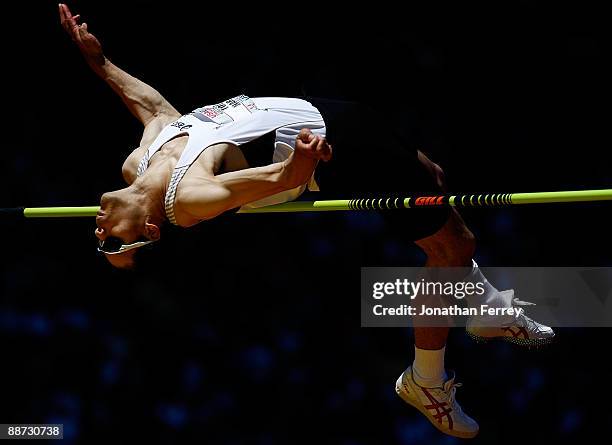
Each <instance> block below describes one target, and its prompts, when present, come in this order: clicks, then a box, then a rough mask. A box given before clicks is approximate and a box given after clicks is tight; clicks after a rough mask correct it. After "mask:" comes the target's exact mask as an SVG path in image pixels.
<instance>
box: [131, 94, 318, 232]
mask: <svg viewBox="0 0 612 445" xmlns="http://www.w3.org/2000/svg"><path fill="white" fill-rule="evenodd" d="M302 128H309V129H310V130H311V131H312V132H313V133H315V134H319V135H321V136H323V137H325V122H324V121H323V117H322V116H321V114H320V113H319V111H318V110H317V109H316V108H315V107H314V106H313V105H312V104H311V103H310V102H307V101H305V100H302V99H294V98H285V97H256V98H252V99H251V98H249V97H247V96H244V95H242V96H237V97H234V98H232V99H229V100H226V101H224V102H221V103H219V104H216V105H207V106H205V107H202V108H197V109H195V110H194V111H192V112H191V113H189V114H186V115H184V116H182V117H180V118H179V119H178V120H176V121H175V122H173V123H171V124H169V125H167V126H166V127H165V128H164V129H163V130H162V131H161V132H160V133H159V135H158V136H157V138H156V139H155V140H154V141H153V143H152V144H151V146H150V147H149V149H148V150H147V152H146V153H145V155H144V157H143V158H142V160H141V161H140V164H139V165H138V171H137V175H138V176H140V175H142V174H143V173H144V172H145V170H146V169H147V167H148V166H149V160H150V159H151V157H152V156H153V154H155V153H156V152H157V151H158V150H159V149H161V147H162V146H163V145H164V144H165V143H166V142H168V141H169V140H171V139H174V138H175V137H177V136H180V135H185V134H187V135H188V136H189V139H188V141H187V145H186V146H185V149H184V150H183V152H182V153H181V157H180V159H179V160H178V162H177V163H176V166H175V168H174V172H173V173H172V177H171V179H170V184H169V186H168V190H167V191H166V197H165V208H166V216H167V217H168V220H169V221H170V222H171V223H172V224H175V225H176V224H177V223H176V219H175V217H174V201H175V197H176V189H177V187H178V184H179V182H180V181H181V179H183V176H185V173H186V172H187V170H188V169H189V167H190V166H191V165H192V164H193V163H194V162H195V160H196V159H197V158H198V156H200V154H201V153H202V152H203V151H204V150H206V148H208V147H210V146H211V145H215V144H220V143H229V144H234V145H237V146H240V145H243V144H246V143H248V142H250V141H253V140H255V139H257V138H259V137H261V136H263V135H265V134H267V133H270V132H272V131H276V139H275V143H274V152H273V154H272V159H271V162H272V163H275V162H281V161H283V160H285V159H287V158H288V157H289V155H290V154H291V151H292V150H293V149H295V140H296V137H297V135H298V133H299V132H300V130H301V129H302ZM305 189H306V184H304V185H302V186H300V187H296V188H294V189H291V190H287V191H284V192H281V193H277V194H275V195H272V196H268V197H266V198H263V199H260V200H258V201H255V202H251V203H249V204H246V205H245V206H243V207H249V208H253V207H263V206H267V205H272V204H278V203H281V202H287V201H292V200H294V199H296V198H297V197H298V196H300V195H301V194H302V193H303V192H304V190H305ZM308 189H309V190H318V186H317V184H316V182H315V181H314V175H313V177H311V179H310V181H309V183H308Z"/></svg>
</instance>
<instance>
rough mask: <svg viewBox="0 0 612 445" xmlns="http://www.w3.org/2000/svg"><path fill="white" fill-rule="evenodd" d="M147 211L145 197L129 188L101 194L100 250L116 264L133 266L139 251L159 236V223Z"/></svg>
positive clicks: (126, 267) (99, 220)
mask: <svg viewBox="0 0 612 445" xmlns="http://www.w3.org/2000/svg"><path fill="white" fill-rule="evenodd" d="M147 210H148V208H147V203H146V200H144V199H140V198H139V196H138V195H136V194H134V193H131V192H130V191H129V190H128V189H121V190H117V191H114V192H109V193H105V194H103V195H102V198H101V199H100V210H99V212H98V216H97V217H96V225H97V228H96V230H95V235H96V237H97V238H98V240H99V250H101V251H102V252H104V255H105V256H106V259H107V260H108V261H109V262H110V263H111V264H112V265H113V266H115V267H119V268H122V269H131V268H132V267H133V266H134V254H135V253H136V250H137V249H138V248H140V247H142V246H144V245H146V244H149V243H151V242H153V241H157V240H158V239H159V237H160V228H159V224H155V223H154V222H153V221H152V220H151V216H150V214H149V212H148V211H147Z"/></svg>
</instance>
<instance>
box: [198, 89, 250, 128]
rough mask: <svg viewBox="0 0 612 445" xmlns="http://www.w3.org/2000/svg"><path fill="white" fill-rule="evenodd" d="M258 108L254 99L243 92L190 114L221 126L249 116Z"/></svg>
mask: <svg viewBox="0 0 612 445" xmlns="http://www.w3.org/2000/svg"><path fill="white" fill-rule="evenodd" d="M257 110H258V108H257V106H256V105H255V102H253V99H251V98H250V97H248V96H245V95H244V94H241V95H240V96H236V97H232V98H231V99H228V100H226V101H224V102H221V103H218V104H215V105H207V106H205V107H202V108H196V109H195V110H193V111H192V112H191V113H190V114H191V115H192V116H195V117H197V118H198V119H200V120H201V121H204V122H213V123H215V124H217V125H219V126H221V125H225V124H229V123H231V122H235V121H237V120H239V119H241V118H242V117H246V116H249V115H250V114H252V113H254V112H256V111H257Z"/></svg>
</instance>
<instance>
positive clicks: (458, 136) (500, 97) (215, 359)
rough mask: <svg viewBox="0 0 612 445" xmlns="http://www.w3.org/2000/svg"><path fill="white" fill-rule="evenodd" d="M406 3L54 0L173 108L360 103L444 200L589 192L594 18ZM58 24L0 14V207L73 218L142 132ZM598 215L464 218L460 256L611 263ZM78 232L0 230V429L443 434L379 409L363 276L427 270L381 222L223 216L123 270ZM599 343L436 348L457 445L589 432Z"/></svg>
mask: <svg viewBox="0 0 612 445" xmlns="http://www.w3.org/2000/svg"><path fill="white" fill-rule="evenodd" d="M456 3H458V2H456ZM462 3H463V2H462ZM427 4H428V6H423V5H422V4H420V3H419V4H412V3H410V4H403V5H402V6H401V8H400V6H399V5H398V4H395V3H391V2H389V3H381V2H371V3H366V4H361V3H352V4H346V5H344V6H341V8H343V9H342V10H341V11H340V12H332V11H331V10H330V9H331V7H332V6H333V5H332V4H331V2H328V3H327V4H326V5H321V4H314V3H308V4H307V3H302V4H299V5H295V4H293V5H289V4H284V5H273V4H265V3H260V2H258V3H251V4H250V5H249V6H243V5H238V4H237V3H232V4H228V5H226V6H221V5H219V4H216V3H212V4H209V3H208V2H197V3H195V2H194V3H189V2H152V1H144V0H140V1H131V2H108V1H88V2H85V1H78V2H77V1H73V2H71V3H69V5H70V6H71V8H72V9H73V12H75V13H80V14H82V15H83V17H84V18H85V21H87V23H88V24H89V26H90V31H92V32H93V33H94V34H95V35H97V36H98V37H99V38H100V40H101V41H102V43H103V45H104V48H105V52H106V53H107V55H108V56H109V58H111V59H112V60H113V61H114V62H115V63H116V64H117V65H119V66H120V67H122V68H124V69H125V70H126V71H128V72H130V73H131V74H133V75H135V76H137V77H139V78H141V79H143V80H145V81H146V82H148V83H150V84H152V85H153V86H155V87H156V88H157V89H158V90H159V91H160V92H162V94H164V95H165V97H166V98H168V100H170V101H171V102H172V103H173V104H175V106H176V107H177V108H178V109H179V110H180V111H182V112H188V111H190V110H191V109H193V108H195V107H198V106H201V105H204V104H209V103H216V102H218V101H220V100H223V99H226V98H228V97H232V96H235V95H237V94H240V93H245V94H248V95H250V96H252V97H257V96H296V95H302V94H308V95H313V96H327V97H332V98H343V99H351V100H358V101H361V102H364V103H367V104H369V105H373V106H376V107H377V108H384V109H385V110H386V111H385V112H384V113H383V114H381V120H380V122H375V123H373V126H372V128H364V129H360V131H384V129H385V125H392V126H394V127H395V128H400V129H402V131H405V132H407V133H408V134H409V135H410V137H411V138H413V140H414V141H415V143H417V144H419V146H421V147H422V149H423V150H424V151H425V152H426V153H427V154H428V155H429V156H430V157H431V158H432V159H434V160H435V161H437V162H438V163H440V164H441V165H442V166H443V167H444V168H445V171H446V174H447V179H448V181H449V184H450V189H451V190H453V191H457V192H463V191H465V192H469V191H494V192H519V191H521V192H522V191H549V190H572V189H590V188H609V187H610V185H611V184H612V174H611V173H610V166H611V164H610V162H609V156H608V151H609V150H610V137H609V129H608V122H609V117H610V116H609V115H610V112H609V103H610V100H609V99H610V97H609V96H610V95H609V79H610V74H611V73H610V70H609V68H608V65H609V61H608V59H609V45H608V41H607V40H608V39H607V37H608V36H607V35H606V31H607V28H608V26H609V25H608V24H607V23H606V22H605V21H604V19H605V14H604V11H603V7H602V8H599V7H597V6H595V4H596V3H592V4H591V3H589V2H573V3H568V4H565V3H552V2H536V1H528V2H527V1H523V2H517V1H514V2H488V3H484V2H483V3H482V4H471V5H465V4H454V5H450V6H449V5H445V4H441V3H437V2H436V3H431V2H427ZM337 7H340V4H338V6H337ZM56 8H57V5H56V3H55V2H50V1H31V2H15V4H11V5H3V18H2V20H3V27H2V32H3V34H5V35H4V36H3V39H2V55H3V57H2V70H3V74H4V77H5V80H4V81H3V86H4V94H3V103H2V105H3V111H4V113H3V115H4V118H3V127H2V128H3V132H2V137H3V143H2V154H3V156H2V158H1V159H2V164H3V167H2V175H1V176H0V177H1V178H2V188H1V191H0V194H1V197H2V199H1V201H0V202H1V205H2V206H3V207H11V206H45V205H50V206H54V205H94V204H96V203H97V202H98V199H99V196H100V194H101V193H102V192H104V191H108V190H112V189H117V188H119V187H122V186H123V184H122V181H121V174H120V173H121V170H120V169H121V164H122V162H123V160H124V158H125V157H126V156H127V155H128V154H129V152H130V151H131V150H132V149H133V148H134V147H135V146H136V145H137V144H138V141H139V139H140V132H141V128H140V124H139V123H138V122H137V121H136V120H135V119H133V118H132V117H131V116H130V115H129V113H128V112H127V110H125V108H124V106H123V105H122V103H121V102H120V100H119V99H118V98H116V97H115V96H114V95H113V93H112V91H111V90H110V89H109V88H108V87H107V86H106V85H105V84H104V83H103V82H102V81H100V80H99V79H98V78H97V77H95V75H94V74H92V73H91V72H90V71H89V70H88V67H87V66H86V65H85V63H84V62H83V60H82V59H81V56H80V55H79V53H78V51H77V49H76V48H75V47H74V46H73V44H72V42H71V41H70V39H69V38H68V37H67V36H66V35H64V32H63V30H62V29H61V27H60V25H59V19H58V17H57V9H56ZM376 150H377V147H372V156H376V155H377V154H376ZM610 210H611V207H610V205H608V204H565V205H540V206H525V207H521V208H517V207H515V208H511V209H486V210H482V209H480V210H468V211H465V212H464V213H463V214H464V216H465V218H466V220H467V222H468V224H469V225H470V227H471V229H472V230H473V231H474V233H475V234H476V235H477V237H478V239H479V248H478V253H477V255H476V259H477V261H479V262H480V263H481V264H482V265H489V266H493V265H495V266H551V265H564V266H610V265H612V260H611V257H610V250H611V248H612V242H611V240H610V231H609V228H610ZM424 211H425V210H424ZM406 217H407V218H409V217H410V215H409V214H407V215H406ZM93 229H94V224H93V221H92V220H89V219H72V220H55V221H51V220H38V221H36V220H32V221H27V222H26V223H24V224H9V223H6V222H3V224H2V231H1V233H0V239H1V240H2V247H3V249H2V253H1V257H2V268H1V269H0V273H1V275H0V277H1V278H0V279H1V281H0V296H1V297H0V298H1V301H0V345H1V348H0V351H2V357H1V360H2V367H1V368H0V369H2V373H3V374H4V377H3V378H2V380H1V382H2V383H1V384H0V401H1V403H0V410H1V411H0V414H1V415H0V421H2V422H5V423H9V422H18V423H26V422H28V423H63V424H64V425H65V436H66V438H67V439H66V441H65V442H66V443H86V444H98V443H172V444H173V443H189V442H197V443H207V444H208V443H210V444H261V445H264V444H265V445H268V444H302V443H323V444H340V445H364V444H436V443H442V444H450V443H457V442H459V440H458V439H453V438H450V437H446V436H444V435H442V434H440V433H438V432H437V430H435V429H434V428H433V427H431V426H430V425H429V422H428V421H427V420H426V419H425V418H424V417H423V416H422V415H421V414H419V413H418V412H417V411H416V410H415V409H413V408H411V407H409V406H407V405H406V404H404V403H403V402H402V401H401V400H400V399H399V398H398V397H397V396H396V395H395V392H394V383H395V379H396V378H397V376H398V375H399V374H400V373H401V372H402V371H403V370H404V368H405V367H406V366H407V365H409V364H410V363H411V361H412V358H413V350H412V348H413V344H412V341H413V338H412V333H411V332H410V330H408V329H406V330H403V329H363V328H360V327H359V324H360V321H359V302H358V295H359V284H358V283H359V273H360V269H359V268H360V267H361V266H384V265H394V266H398V265H410V266H413V265H418V264H421V263H422V261H423V258H424V257H423V255H422V254H421V253H420V251H418V249H416V248H415V247H414V246H413V245H411V244H410V243H409V242H408V241H407V240H405V239H403V238H402V236H401V234H397V233H391V232H390V231H386V230H385V223H384V221H383V220H382V219H381V218H380V215H377V214H375V213H371V214H366V213H348V212H347V213H344V212H338V213H334V214H327V215H307V214H302V215H299V214H296V215H234V216H231V215H228V216H223V217H220V218H218V219H216V220H214V221H211V222H207V223H203V224H200V225H198V226H196V227H195V228H192V229H189V230H184V231H174V230H172V231H170V232H168V233H166V234H165V237H164V238H165V240H164V242H162V243H160V246H158V248H157V249H156V251H155V253H153V254H152V256H150V257H149V258H148V259H147V260H146V262H145V263H144V264H143V267H142V268H140V269H139V270H137V271H135V272H131V273H130V272H123V271H117V270H113V269H112V268H111V267H110V266H109V265H108V264H106V261H105V260H104V258H102V257H100V256H99V255H97V254H96V251H95V238H94V236H93ZM609 335H610V331H609V330H606V329H557V340H556V343H555V344H553V345H552V346H550V347H547V348H545V349H541V350H523V349H519V348H516V347H512V346H510V345H505V344H494V345H487V346H480V345H476V344H474V343H472V342H471V341H469V339H468V338H467V337H466V336H465V334H464V333H463V331H461V330H460V329H457V330H455V331H453V332H452V334H451V337H450V340H449V345H448V348H447V349H448V356H447V366H448V367H449V368H452V369H455V370H456V371H457V373H458V379H459V380H460V381H462V382H463V383H464V388H462V389H460V390H459V392H458V400H459V401H460V403H461V404H462V406H463V408H464V410H465V411H466V412H468V413H469V414H470V415H472V416H473V417H474V418H475V419H477V420H478V422H479V423H480V426H481V433H480V435H479V436H478V438H477V439H475V440H474V442H473V443H487V444H496V443H500V444H502V443H503V444H512V443H517V442H518V443H534V442H536V441H545V442H546V443H575V442H577V441H578V440H581V441H583V440H587V439H590V438H599V437H605V436H606V434H607V433H608V429H609V428H608V423H609V420H610V418H611V415H612V410H611V408H610V385H609V375H610V365H609V361H608V360H607V358H608V353H607V349H608V347H607V344H608V338H609ZM601 440H603V439H601Z"/></svg>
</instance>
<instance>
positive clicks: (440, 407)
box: [420, 387, 453, 430]
mask: <svg viewBox="0 0 612 445" xmlns="http://www.w3.org/2000/svg"><path fill="white" fill-rule="evenodd" d="M420 389H421V391H422V392H423V394H425V397H427V398H428V399H429V401H430V402H431V404H430V405H424V406H425V408H426V409H428V410H429V411H431V414H432V415H433V418H434V419H436V421H437V422H438V423H442V422H443V418H444V417H446V421H447V422H448V429H450V430H452V429H453V418H452V417H451V416H450V413H452V412H453V409H452V408H447V406H448V403H447V402H440V401H439V400H436V398H435V397H434V396H432V395H431V393H430V392H429V391H427V388H423V387H420ZM433 410H436V412H435V413H434V412H433Z"/></svg>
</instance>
